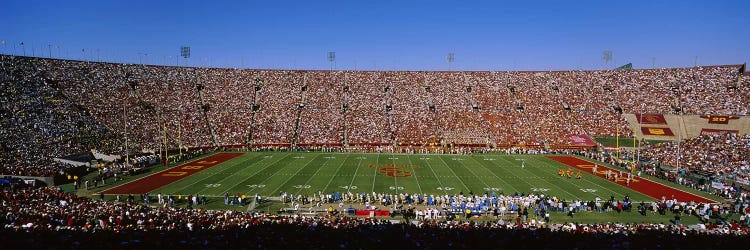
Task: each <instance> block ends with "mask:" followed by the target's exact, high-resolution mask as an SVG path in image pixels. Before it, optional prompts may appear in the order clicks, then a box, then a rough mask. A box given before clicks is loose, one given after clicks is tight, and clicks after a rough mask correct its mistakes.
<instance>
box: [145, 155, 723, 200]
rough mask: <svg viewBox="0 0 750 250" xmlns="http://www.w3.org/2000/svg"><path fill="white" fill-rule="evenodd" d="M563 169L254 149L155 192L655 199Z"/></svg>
mask: <svg viewBox="0 0 750 250" xmlns="http://www.w3.org/2000/svg"><path fill="white" fill-rule="evenodd" d="M522 162H524V167H523V168H522V167H521V164H522ZM561 168H567V166H565V165H563V164H561V163H559V162H556V161H553V160H550V159H548V158H545V157H544V156H538V155H498V154H483V155H403V154H344V153H307V152H283V153H272V152H251V153H246V154H244V155H242V156H239V157H236V158H233V159H231V160H228V161H226V162H223V163H221V164H219V165H217V166H214V167H212V168H209V169H206V170H203V171H201V172H198V173H196V174H193V175H191V176H188V177H186V178H184V179H182V180H179V181H176V182H174V183H171V184H168V185H166V186H163V187H161V188H158V189H156V190H154V191H152V192H151V193H152V194H156V193H161V194H174V195H190V194H193V195H194V194H200V195H206V196H209V197H219V196H222V195H223V194H224V193H229V194H230V195H233V194H236V193H241V194H247V195H254V194H259V195H261V196H278V195H279V193H280V192H282V191H283V192H287V193H290V194H313V193H317V192H319V191H322V192H324V193H330V192H347V191H351V192H352V193H371V192H379V193H411V194H414V193H422V194H434V195H442V194H458V193H459V192H463V193H469V192H473V193H475V194H476V193H485V192H488V193H491V192H496V193H505V194H510V193H526V194H528V193H530V192H534V193H544V194H547V195H552V196H557V197H558V198H561V199H565V200H576V199H582V200H592V199H594V198H595V197H601V198H602V199H608V198H609V197H610V196H615V198H617V199H622V197H624V196H625V195H629V196H630V198H631V199H632V200H634V201H652V200H654V199H653V198H651V197H648V196H646V195H643V194H641V193H638V192H636V191H634V190H631V189H628V188H626V187H622V186H620V185H617V184H614V183H611V182H610V181H607V180H604V179H602V178H599V177H595V176H593V175H590V174H587V173H584V174H583V179H581V180H578V179H576V178H566V177H560V176H558V175H557V171H558V169H561ZM389 175H391V176H389ZM394 176H396V177H394ZM703 196H704V197H709V196H707V195H703ZM709 198H710V197H709Z"/></svg>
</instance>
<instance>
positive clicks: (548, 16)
mask: <svg viewBox="0 0 750 250" xmlns="http://www.w3.org/2000/svg"><path fill="white" fill-rule="evenodd" d="M749 9H750V1H747V0H731V1H721V0H718V1H690V0H688V1H653V0H652V1H624V0H623V1H533V2H530V1H517V2H516V1H514V2H506V1H408V0H401V1H387V0H386V1H366V0H361V1H352V0H350V1H287V0H279V1H241V2H239V1H238V2H234V1H193V0H186V1H158V0H151V1H141V0H130V1H15V0H4V1H0V25H2V28H0V40H5V41H6V44H5V46H0V52H2V53H4V54H9V53H11V54H12V53H14V50H13V47H14V45H15V53H16V54H22V53H23V51H22V50H24V49H25V51H26V54H27V55H31V54H32V53H33V54H35V55H37V56H40V55H43V56H45V57H46V56H49V54H50V50H49V48H50V47H49V45H51V48H52V50H51V54H52V56H53V57H63V58H71V59H80V58H82V57H83V56H84V55H85V56H86V58H88V59H97V57H98V58H99V60H106V61H116V62H130V63H138V62H141V61H142V62H144V63H145V62H147V63H149V64H165V63H166V64H169V65H174V64H175V60H176V59H175V58H176V56H177V55H179V47H180V46H181V45H189V46H191V48H192V57H191V58H190V59H189V61H188V62H187V63H188V64H189V65H201V66H205V65H210V66H216V67H243V66H244V67H245V68H297V69H328V68H329V63H328V61H327V60H326V53H327V52H328V51H335V52H336V62H335V68H336V69H354V68H355V67H356V68H357V69H365V70H367V69H377V70H446V69H448V67H449V65H448V63H447V62H446V59H445V57H446V54H447V53H449V52H452V53H455V58H456V59H455V62H454V63H453V64H452V65H451V66H450V67H451V68H452V69H454V70H456V69H457V70H565V69H601V68H604V67H605V65H604V62H603V61H602V59H601V54H602V51H604V50H611V51H613V58H614V60H613V61H612V62H610V64H609V65H610V66H611V67H614V66H618V65H622V64H625V63H628V62H632V63H633V64H634V66H635V67H636V68H650V67H651V66H652V64H653V63H654V62H655V64H656V66H657V67H684V66H692V65H693V63H694V62H695V58H696V56H697V62H698V64H701V65H715V64H739V63H744V62H747V61H750V47H748V44H750V30H748V27H750V14H748V10H749ZM21 42H24V46H23V47H21V46H20V43H21ZM57 45H59V46H60V49H57ZM82 49H85V50H84V52H83V53H82V51H81V50H82ZM97 52H98V53H97ZM146 54H147V55H146ZM170 57H171V58H170ZM654 58H655V59H654ZM181 64H184V62H181Z"/></svg>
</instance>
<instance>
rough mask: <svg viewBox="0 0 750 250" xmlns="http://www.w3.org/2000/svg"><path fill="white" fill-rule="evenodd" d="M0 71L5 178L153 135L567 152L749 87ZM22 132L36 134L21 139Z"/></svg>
mask: <svg viewBox="0 0 750 250" xmlns="http://www.w3.org/2000/svg"><path fill="white" fill-rule="evenodd" d="M0 64H1V65H2V73H1V75H2V77H3V82H2V84H3V90H4V91H3V93H2V98H3V110H2V111H3V112H4V114H7V115H4V116H3V120H2V122H3V125H5V127H10V129H7V130H3V131H2V133H3V145H2V146H3V147H4V149H7V150H3V152H4V154H5V152H14V153H13V154H12V156H13V157H10V156H11V155H8V157H3V159H2V161H3V162H4V163H3V165H4V167H3V171H5V172H9V171H8V170H7V169H11V168H16V169H17V168H25V167H24V166H25V165H37V166H42V165H44V166H45V167H46V166H50V164H49V161H46V162H45V163H44V164H40V162H38V161H37V160H36V159H40V158H44V159H49V157H48V156H60V155H63V154H64V153H66V152H68V151H74V150H79V149H80V150H82V151H83V150H88V148H92V147H96V148H98V149H99V151H100V152H106V153H117V154H122V153H123V151H125V144H126V143H124V141H125V138H127V141H128V142H129V143H128V144H127V145H128V146H127V150H129V151H131V152H140V151H143V150H151V151H158V150H159V149H160V148H162V147H163V144H164V138H163V137H164V135H165V134H166V137H167V138H166V140H167V144H168V145H169V147H170V148H175V147H177V146H183V147H188V146H189V147H211V146H216V145H246V144H248V143H250V144H254V145H273V144H287V145H288V144H295V143H296V144H329V145H331V144H332V145H342V144H345V145H354V146H356V145H362V144H371V145H395V144H401V145H412V146H425V145H443V146H445V145H474V146H484V145H490V146H497V147H510V146H518V145H523V146H550V147H558V146H562V147H564V146H567V145H570V143H571V142H569V141H568V139H567V137H566V136H567V135H569V134H586V135H591V136H614V135H616V134H617V133H618V131H619V135H620V136H629V135H630V134H632V131H631V130H630V129H629V128H628V124H627V122H626V120H625V119H624V118H623V117H622V116H621V115H620V114H621V113H673V112H675V110H676V108H677V109H681V112H683V113H691V114H719V115H729V114H731V115H747V114H748V113H749V112H750V110H748V107H750V103H748V100H750V84H746V82H747V80H748V78H747V77H745V78H742V76H740V74H739V73H738V71H739V70H738V69H739V66H715V67H694V68H679V69H658V70H623V71H554V72H412V71H305V70H238V69H221V68H187V67H172V66H145V65H132V64H113V63H100V62H82V61H68V60H54V59H42V58H29V57H16V56H2V57H1V58H0ZM743 81H744V82H743ZM34 126H37V127H40V128H39V129H33V130H29V129H21V128H32V127H34ZM18 130H23V131H18ZM19 137H23V139H22V138H19ZM6 138H7V139H6ZM54 138H58V139H54ZM60 138H62V139H60ZM67 138H77V139H75V140H71V139H67ZM30 147H33V149H30ZM87 147H88V148H87ZM58 151H65V152H58ZM19 161H35V162H19ZM5 162H7V163H5ZM14 171H16V172H17V170H14Z"/></svg>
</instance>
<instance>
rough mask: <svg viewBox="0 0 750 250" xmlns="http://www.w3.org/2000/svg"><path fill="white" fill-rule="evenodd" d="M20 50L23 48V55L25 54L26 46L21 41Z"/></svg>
mask: <svg viewBox="0 0 750 250" xmlns="http://www.w3.org/2000/svg"><path fill="white" fill-rule="evenodd" d="M21 50H23V56H26V46H24V45H23V42H21Z"/></svg>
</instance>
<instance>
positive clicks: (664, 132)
mask: <svg viewBox="0 0 750 250" xmlns="http://www.w3.org/2000/svg"><path fill="white" fill-rule="evenodd" d="M641 132H643V135H659V136H674V134H673V133H672V130H671V129H669V128H651V127H641Z"/></svg>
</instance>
